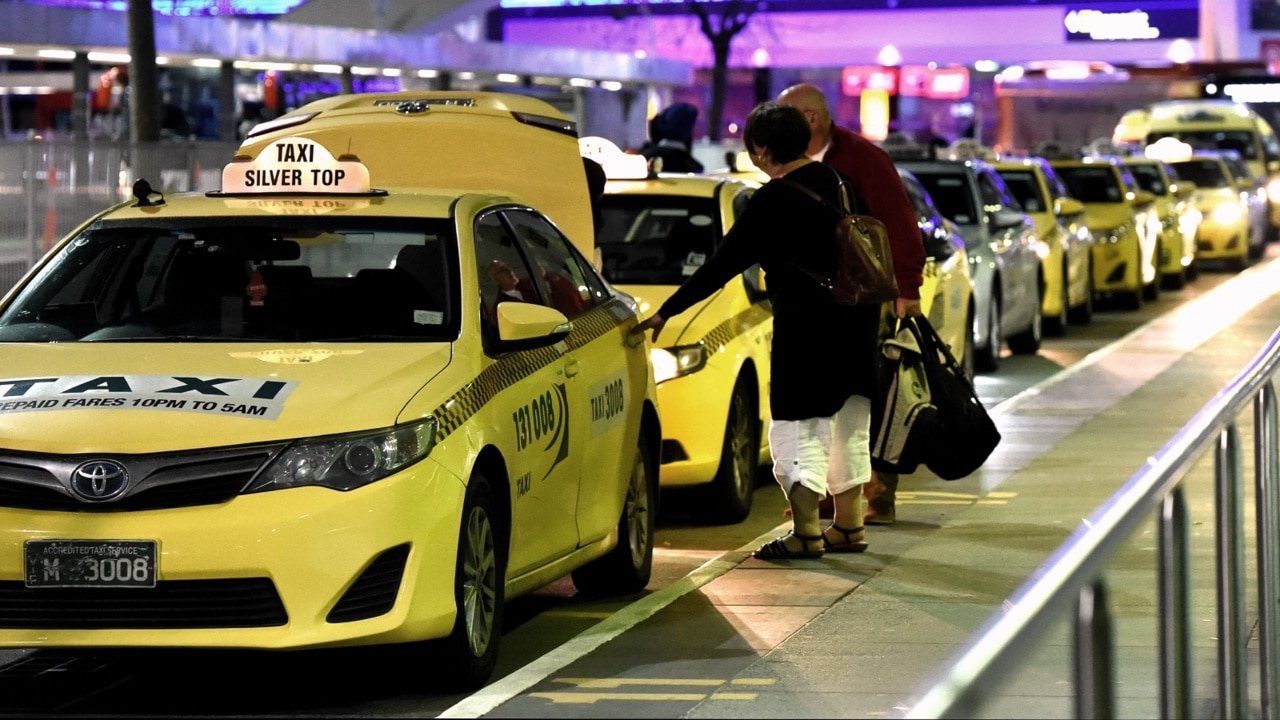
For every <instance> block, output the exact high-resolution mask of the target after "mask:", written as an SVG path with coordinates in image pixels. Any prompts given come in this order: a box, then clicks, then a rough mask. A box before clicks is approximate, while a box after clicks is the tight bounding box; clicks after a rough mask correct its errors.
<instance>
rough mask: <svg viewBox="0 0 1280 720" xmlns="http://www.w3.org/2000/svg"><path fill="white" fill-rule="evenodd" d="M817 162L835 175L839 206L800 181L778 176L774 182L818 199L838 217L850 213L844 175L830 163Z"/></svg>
mask: <svg viewBox="0 0 1280 720" xmlns="http://www.w3.org/2000/svg"><path fill="white" fill-rule="evenodd" d="M818 164H819V165H824V167H826V168H827V169H829V170H830V171H831V173H832V174H833V175H835V176H836V183H837V184H838V185H839V186H840V205H841V207H837V206H836V204H835V203H833V202H831V201H830V200H827V199H826V198H824V197H822V196H821V195H819V194H818V193H816V192H814V191H813V190H810V189H809V188H807V187H805V186H804V185H801V184H800V183H798V182H796V181H794V180H788V179H786V178H785V177H780V178H777V180H776V182H779V183H781V184H783V185H786V186H788V187H792V188H795V189H796V190H799V191H800V192H802V193H804V194H805V195H808V196H809V197H811V198H813V199H814V200H816V201H818V202H819V203H821V204H822V205H824V206H826V207H827V208H830V209H831V210H832V211H833V212H835V213H836V214H837V215H839V216H840V217H844V216H845V215H852V214H853V210H852V209H851V208H852V207H853V206H852V203H850V202H849V186H848V184H847V183H845V181H844V176H843V175H841V174H840V172H839V171H838V170H836V169H835V168H833V167H831V166H830V165H825V164H824V163H818Z"/></svg>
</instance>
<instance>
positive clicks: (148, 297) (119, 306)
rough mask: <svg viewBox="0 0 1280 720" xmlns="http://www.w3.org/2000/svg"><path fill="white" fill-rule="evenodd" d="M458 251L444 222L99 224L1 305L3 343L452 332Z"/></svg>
mask: <svg viewBox="0 0 1280 720" xmlns="http://www.w3.org/2000/svg"><path fill="white" fill-rule="evenodd" d="M456 257H457V254H456V239H455V236H454V234H453V232H452V230H451V226H450V225H449V223H448V222H446V221H443V220H422V219H414V220H412V221H410V220H406V219H398V218H352V217H344V218H339V219H326V218H320V217H315V216H311V217H308V216H286V217H283V218H281V219H279V220H262V219H257V218H254V219H248V218H244V219H226V218H169V219H165V220H163V221H152V222H145V221H143V222H137V221H128V222H126V221H108V222H100V223H96V224H94V225H92V226H90V227H89V228H87V229H86V230H85V231H83V232H82V233H81V234H80V235H79V236H77V237H76V238H74V239H73V240H72V241H71V242H70V243H69V244H68V245H67V246H66V247H65V248H64V249H63V250H62V251H61V252H60V253H59V254H58V256H57V257H55V258H54V259H53V261H52V262H51V263H50V264H49V265H48V266H46V267H45V268H44V269H43V270H42V271H41V273H40V276H39V277H38V278H37V279H36V281H35V282H33V283H31V284H29V285H28V286H27V287H26V289H24V290H23V292H22V293H21V294H20V295H19V296H18V297H17V298H16V299H15V301H14V302H13V303H11V304H10V305H9V307H7V308H6V309H5V311H4V314H3V315H0V338H3V339H8V340H23V339H31V338H32V333H36V334H38V333H40V332H47V333H51V334H52V335H55V336H56V337H51V338H50V339H56V340H61V341H72V340H81V341H86V342H93V341H121V342H123V341H135V342H136V341H146V340H156V339H161V338H171V337H175V336H182V337H183V338H187V339H194V340H210V341H214V340H217V341H235V340H245V341H250V340H252V341H281V342H285V341H299V340H302V341H306V340H326V341H344V340H357V339H364V340H368V339H374V340H378V339H391V338H390V337H389V336H392V335H394V336H396V338H397V339H409V340H412V339H421V340H434V341H439V340H444V339H451V338H456V337H457V332H458V319H457V318H456V317H455V316H454V311H453V308H454V307H455V306H456V303H455V300H454V297H455V290H456V282H457V280H456V278H457V271H456V267H457V265H456ZM374 336H388V337H386V338H383V337H374Z"/></svg>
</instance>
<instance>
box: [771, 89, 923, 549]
mask: <svg viewBox="0 0 1280 720" xmlns="http://www.w3.org/2000/svg"><path fill="white" fill-rule="evenodd" d="M778 103H779V104H781V105H790V106H791V107H794V108H796V109H797V110H799V111H800V112H802V113H804V116H805V117H806V118H808V119H809V131H810V134H811V136H812V139H811V140H810V142H809V149H808V151H807V152H806V154H807V155H808V156H809V157H810V158H811V159H813V160H817V161H819V162H824V163H826V164H828V165H830V166H832V167H834V168H835V169H837V170H839V171H840V172H841V173H842V174H844V176H845V177H846V178H848V179H849V181H850V182H851V184H852V186H851V187H850V188H849V190H850V194H851V195H852V196H854V197H856V198H857V201H856V202H860V203H861V205H862V207H863V208H864V211H865V212H866V213H867V214H869V215H872V216H873V217H876V218H878V219H879V220H880V221H881V222H883V223H884V224H885V226H886V227H887V228H888V230H889V243H890V245H891V247H892V250H893V274H894V275H895V276H896V277H897V280H898V299H897V300H896V301H894V307H893V309H892V314H890V313H889V312H886V313H885V315H884V320H885V322H884V327H883V329H882V332H883V333H884V334H886V335H888V334H889V333H891V332H892V329H891V323H890V321H891V320H892V318H893V317H905V316H907V315H915V316H919V315H921V314H922V310H921V307H920V284H921V283H922V282H923V280H924V263H925V251H924V243H923V241H922V240H921V238H920V226H919V225H917V224H916V213H915V210H914V209H913V208H912V207H911V201H910V200H909V199H908V198H907V191H906V188H904V187H903V185H902V178H901V177H899V176H898V169H897V167H895V166H894V164H893V160H892V159H891V158H890V157H889V154H888V153H886V152H885V151H884V150H882V149H881V148H880V147H879V146H877V145H876V144H875V143H873V142H871V141H870V140H868V139H866V138H864V137H863V136H861V135H859V134H858V133H855V132H853V131H852V130H849V129H847V128H843V127H840V126H839V125H836V123H835V121H834V120H832V118H831V109H830V107H829V106H828V105H827V98H826V96H825V95H823V94H822V91H821V90H820V89H818V87H817V86H815V85H811V84H808V83H802V84H799V85H792V86H791V87H789V88H787V89H786V90H783V91H782V93H781V94H779V95H778ZM886 310H888V308H887V307H886ZM897 490H898V476H897V474H896V473H872V475H871V482H869V483H867V487H866V488H865V490H864V492H865V495H866V500H867V511H866V514H865V516H864V518H863V521H864V522H865V523H867V524H869V525H890V524H892V523H893V521H894V515H895V510H894V503H895V495H896V493H897ZM826 505H829V499H828V501H827V502H824V510H825V509H826Z"/></svg>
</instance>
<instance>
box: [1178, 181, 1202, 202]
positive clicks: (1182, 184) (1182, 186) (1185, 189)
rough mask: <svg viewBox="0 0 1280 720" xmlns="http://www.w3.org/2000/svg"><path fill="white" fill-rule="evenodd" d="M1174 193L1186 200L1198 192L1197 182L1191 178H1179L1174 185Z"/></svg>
mask: <svg viewBox="0 0 1280 720" xmlns="http://www.w3.org/2000/svg"><path fill="white" fill-rule="evenodd" d="M1173 194H1174V195H1176V196H1177V197H1178V199H1180V200H1185V199H1187V198H1189V197H1191V196H1192V195H1195V194H1196V184H1195V183H1193V182H1191V181H1190V180H1179V181H1178V182H1176V183H1174V185H1173Z"/></svg>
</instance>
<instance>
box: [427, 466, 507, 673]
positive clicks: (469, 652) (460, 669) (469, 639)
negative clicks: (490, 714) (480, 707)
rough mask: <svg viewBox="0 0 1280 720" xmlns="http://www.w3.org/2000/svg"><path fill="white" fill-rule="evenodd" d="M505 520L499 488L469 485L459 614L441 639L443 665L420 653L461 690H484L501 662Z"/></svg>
mask: <svg viewBox="0 0 1280 720" xmlns="http://www.w3.org/2000/svg"><path fill="white" fill-rule="evenodd" d="M501 522H502V520H501V519H500V517H499V516H498V514H497V502H496V501H495V500H494V494H493V487H492V486H491V485H490V484H489V481H488V480H487V479H486V478H485V477H484V476H483V475H480V474H476V475H475V476H473V477H472V478H471V481H470V482H469V483H468V484H467V494H466V499H465V500H464V501H463V508H462V526H461V528H460V529H459V531H458V559H457V566H456V569H455V570H454V578H453V597H454V602H455V603H456V604H457V608H458V614H457V618H456V619H455V620H454V622H453V631H452V632H451V633H450V634H449V637H447V638H445V639H444V640H443V641H441V646H442V647H441V648H440V649H441V651H442V652H441V655H443V656H444V658H447V660H445V661H443V662H442V661H441V660H440V658H439V657H434V658H433V657H432V656H433V655H434V653H433V652H431V650H429V649H427V648H426V647H422V646H414V647H412V648H411V649H412V650H414V651H415V652H416V653H417V654H418V655H420V656H421V657H422V658H423V659H425V660H430V661H431V662H430V664H431V665H432V666H435V667H436V668H438V670H439V672H440V673H441V674H442V675H444V680H445V682H446V683H447V685H448V687H450V688H451V689H452V690H457V691H468V692H469V691H473V690H476V689H479V688H480V687H481V686H483V685H484V684H485V683H486V682H488V681H489V678H490V677H491V676H492V675H493V669H494V667H495V666H496V665H497V661H498V641H499V639H500V638H501V637H502V616H503V612H504V608H505V597H504V585H505V582H506V581H505V578H504V577H503V576H504V574H505V573H504V571H503V563H504V561H503V557H504V556H503V553H502V550H501V547H502V546H501V544H500V541H499V538H501V537H505V535H504V533H502V531H501V529H500V525H499V523H501Z"/></svg>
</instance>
